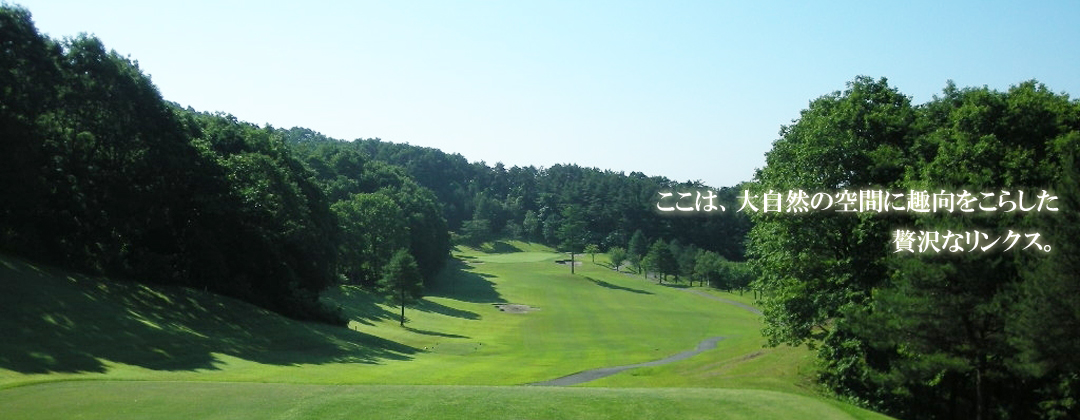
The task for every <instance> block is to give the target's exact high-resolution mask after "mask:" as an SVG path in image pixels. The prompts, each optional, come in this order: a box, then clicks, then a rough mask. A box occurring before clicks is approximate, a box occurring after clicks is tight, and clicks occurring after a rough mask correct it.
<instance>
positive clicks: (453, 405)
mask: <svg viewBox="0 0 1080 420" xmlns="http://www.w3.org/2000/svg"><path fill="white" fill-rule="evenodd" d="M46 399H47V400H50V401H52V402H51V403H50V404H41V401H43V400H46ZM0 401H3V405H0V418H4V419H10V420H19V419H35V420H47V419H72V418H109V419H159V418H183V419H190V418H198V419H237V418H258V419H338V418H349V419H368V418H370V419H387V420H394V419H402V420H414V419H415V420H423V419H440V420H441V419H477V420H484V419H492V420H507V419H573V420H590V419H650V420H654V419H655V420H664V419H671V420H694V419H766V420H768V419H792V418H807V419H852V418H876V417H870V416H868V417H857V416H859V415H860V414H854V415H853V414H852V413H851V412H849V411H845V409H844V408H843V407H839V406H836V405H833V404H829V403H827V402H823V401H821V400H818V399H814V398H811V397H804V396H800V395H792V394H787V393H781V392H772V391H758V390H730V389H701V388H687V389H671V388H663V389H641V388H631V389H610V388H607V389H593V388H541V387H478V386H438V385H436V386H405V385H382V386H377V385H359V386H356V385H346V386H334V385H302V384H255V383H229V384H225V383H186V384H178V383H175V382H138V383H136V382H102V383H95V384H94V385H93V386H85V384H84V383H80V382H61V383H51V384H44V385H37V386H33V387H22V388H15V389H10V390H6V391H3V393H0ZM80 414H81V415H80ZM863 414H865V413H863Z"/></svg>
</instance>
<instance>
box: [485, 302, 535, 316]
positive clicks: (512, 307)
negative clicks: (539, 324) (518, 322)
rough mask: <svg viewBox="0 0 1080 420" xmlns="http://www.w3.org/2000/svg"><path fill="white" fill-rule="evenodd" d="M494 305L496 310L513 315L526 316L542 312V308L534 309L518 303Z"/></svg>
mask: <svg viewBox="0 0 1080 420" xmlns="http://www.w3.org/2000/svg"><path fill="white" fill-rule="evenodd" d="M494 305H495V307H496V308H499V310H500V311H502V312H507V313H511V314H524V313H529V312H532V311H539V310H540V308H534V307H532V306H529V305H521V304H517V303H496V304H494Z"/></svg>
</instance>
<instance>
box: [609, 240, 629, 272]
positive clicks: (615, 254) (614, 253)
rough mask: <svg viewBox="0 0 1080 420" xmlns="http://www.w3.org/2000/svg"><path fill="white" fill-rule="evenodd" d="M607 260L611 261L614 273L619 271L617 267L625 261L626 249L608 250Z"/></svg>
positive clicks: (612, 248)
mask: <svg viewBox="0 0 1080 420" xmlns="http://www.w3.org/2000/svg"><path fill="white" fill-rule="evenodd" d="M607 254H608V259H610V260H611V266H612V268H614V269H615V271H619V267H621V266H622V264H623V262H625V261H626V249H624V248H622V247H618V246H614V247H611V248H610V249H608V252H607Z"/></svg>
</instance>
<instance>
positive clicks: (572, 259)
mask: <svg viewBox="0 0 1080 420" xmlns="http://www.w3.org/2000/svg"><path fill="white" fill-rule="evenodd" d="M570 274H574V252H573V251H571V252H570Z"/></svg>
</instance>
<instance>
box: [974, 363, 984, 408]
mask: <svg viewBox="0 0 1080 420" xmlns="http://www.w3.org/2000/svg"><path fill="white" fill-rule="evenodd" d="M982 371H983V368H982V362H981V361H980V362H979V363H978V364H977V365H976V366H975V420H982V418H983V383H982Z"/></svg>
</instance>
